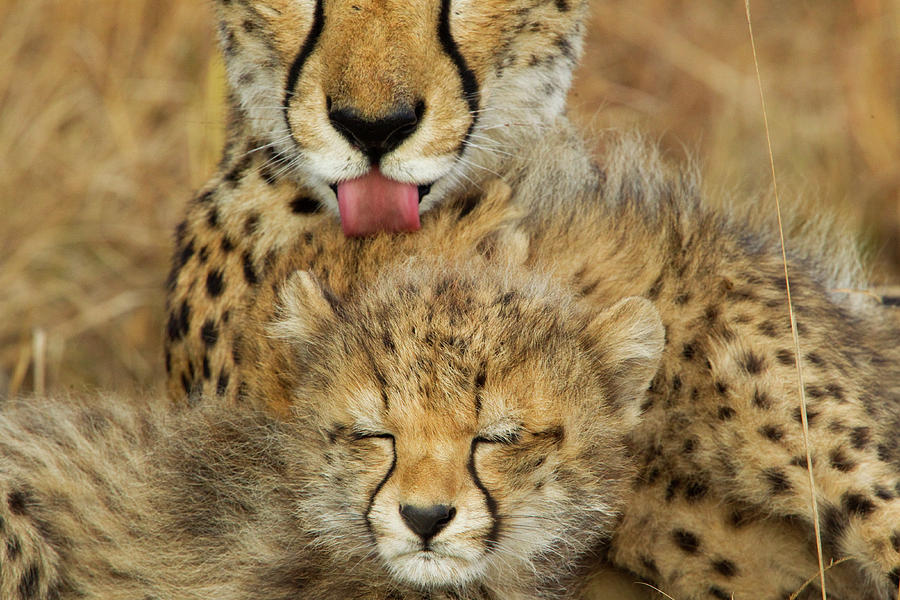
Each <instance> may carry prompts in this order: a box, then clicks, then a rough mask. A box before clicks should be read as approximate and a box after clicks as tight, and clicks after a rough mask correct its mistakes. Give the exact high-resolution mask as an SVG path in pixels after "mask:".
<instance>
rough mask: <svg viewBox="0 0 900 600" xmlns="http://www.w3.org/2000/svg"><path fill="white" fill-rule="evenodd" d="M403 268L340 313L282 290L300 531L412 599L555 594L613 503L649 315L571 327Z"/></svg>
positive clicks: (515, 294)
mask: <svg viewBox="0 0 900 600" xmlns="http://www.w3.org/2000/svg"><path fill="white" fill-rule="evenodd" d="M401 271H402V272H401V274H400V276H399V277H398V275H397V274H396V273H394V274H391V275H390V276H388V277H385V278H383V280H382V281H381V282H379V283H376V284H374V286H373V288H371V289H370V290H367V291H366V292H365V293H364V294H363V295H362V297H358V298H356V299H353V300H352V301H348V302H346V303H343V302H342V301H339V300H335V299H333V298H331V297H330V295H329V294H327V293H323V290H322V289H321V288H320V287H319V284H318V283H317V282H316V281H315V280H314V279H313V278H312V277H311V276H310V275H308V274H307V273H306V272H298V273H296V274H295V275H293V276H292V277H291V279H290V280H289V281H288V283H287V284H286V285H285V286H284V288H283V290H282V293H281V298H282V301H281V309H280V315H279V318H278V320H277V322H276V323H275V325H273V326H271V327H270V334H271V336H272V338H271V339H275V340H281V342H283V343H284V345H285V348H287V350H286V352H287V353H288V354H289V355H290V359H289V360H288V361H285V364H291V365H293V368H294V370H295V371H296V372H295V374H294V375H293V381H292V382H291V384H290V386H289V388H290V389H291V390H292V391H291V392H290V394H291V406H292V409H291V410H292V412H293V416H292V418H293V419H294V421H295V422H297V423H302V424H303V427H307V428H312V429H313V430H314V431H316V432H318V434H317V435H318V439H319V440H320V442H319V443H316V444H313V446H314V448H313V450H312V452H313V456H314V458H310V459H308V460H307V463H314V464H307V468H309V467H312V471H314V475H310V479H309V481H307V482H306V483H304V489H306V490H307V492H308V494H309V496H308V497H307V498H306V499H305V504H304V508H303V509H302V510H303V511H304V513H305V515H306V521H307V523H308V524H309V525H308V527H309V528H310V530H311V531H312V532H313V533H314V534H315V536H316V538H317V539H318V540H319V542H320V544H321V545H322V546H323V547H324V548H325V549H326V550H328V551H330V552H331V553H333V554H334V555H335V556H340V557H343V558H344V559H347V558H348V557H349V558H350V559H351V561H357V560H358V561H360V562H362V561H366V560H376V561H379V562H380V564H381V565H382V567H383V568H384V569H385V570H386V571H387V572H388V573H389V574H390V576H391V577H392V578H394V579H395V580H397V581H398V582H403V583H405V584H412V585H414V586H417V587H419V588H421V589H426V590H427V589H442V588H443V589H456V590H460V589H464V588H465V587H466V586H468V585H476V584H477V585H488V586H491V585H492V584H491V582H494V583H495V584H497V585H501V584H502V585H503V586H513V587H514V586H516V585H517V584H521V585H523V586H524V585H532V586H533V585H535V582H534V579H535V577H537V578H538V579H540V584H541V585H542V588H545V589H552V586H553V585H555V584H557V583H560V584H561V583H562V582H563V581H564V580H565V575H566V574H567V573H570V572H571V567H572V566H573V564H577V558H578V556H579V555H581V554H583V553H584V552H586V551H588V550H590V549H591V548H593V547H594V546H595V545H596V544H597V543H599V542H600V541H602V540H603V539H604V538H605V537H606V536H608V535H609V533H610V530H611V527H612V524H613V522H614V520H615V518H616V515H617V513H618V512H619V510H620V508H621V507H622V505H623V504H624V502H625V501H627V498H628V490H629V488H630V485H629V480H630V478H631V476H632V474H633V471H632V465H631V460H630V458H629V456H628V454H627V452H626V450H625V441H624V440H625V437H626V436H627V434H628V431H629V429H630V428H631V427H633V425H634V424H635V422H636V420H637V418H638V412H639V405H640V404H641V401H642V398H643V397H644V395H645V392H646V389H647V386H648V383H649V381H650V379H651V377H652V376H653V374H654V372H655V371H656V368H657V366H658V362H659V359H660V355H661V352H662V345H663V337H664V334H663V328H662V325H661V323H660V321H659V317H658V314H657V312H656V310H655V308H654V307H653V306H652V305H651V304H650V303H649V302H647V301H646V300H641V299H637V298H632V299H627V300H625V301H622V302H621V303H619V304H617V305H616V306H614V307H612V308H611V309H609V310H608V311H606V312H604V313H602V314H600V315H589V314H585V313H584V312H583V311H581V310H580V309H578V308H577V307H576V306H575V305H574V304H573V303H572V302H571V300H568V299H567V298H566V297H565V296H564V295H563V294H562V293H560V292H558V291H557V290H555V289H554V288H553V287H552V286H551V285H549V284H547V283H546V282H542V281H538V282H535V281H534V280H526V281H517V280H516V279H515V277H513V276H511V275H509V274H501V273H496V272H491V271H490V270H488V272H487V273H484V268H483V267H482V269H481V271H482V272H479V273H478V274H477V275H475V274H472V273H473V272H474V270H473V269H472V268H469V269H463V270H457V269H455V268H452V267H447V266H442V267H439V268H428V269H422V268H419V267H416V266H408V267H405V268H404V269H402V270H401ZM398 291H399V292H398ZM282 389H284V388H282ZM271 393H272V394H273V395H275V394H278V393H279V392H277V391H273V392H271ZM354 557H356V558H354ZM528 582H530V583H528ZM548 597H550V596H548Z"/></svg>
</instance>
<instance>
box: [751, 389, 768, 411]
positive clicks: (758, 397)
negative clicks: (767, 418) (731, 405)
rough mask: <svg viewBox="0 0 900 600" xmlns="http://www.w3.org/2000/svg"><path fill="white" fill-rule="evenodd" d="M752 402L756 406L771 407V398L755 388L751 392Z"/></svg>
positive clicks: (765, 408)
mask: <svg viewBox="0 0 900 600" xmlns="http://www.w3.org/2000/svg"><path fill="white" fill-rule="evenodd" d="M753 404H754V405H755V406H756V407H757V408H762V409H764V410H767V409H769V408H772V399H771V398H769V396H768V395H767V394H766V393H765V392H763V391H761V390H760V389H758V388H757V389H756V391H755V392H753Z"/></svg>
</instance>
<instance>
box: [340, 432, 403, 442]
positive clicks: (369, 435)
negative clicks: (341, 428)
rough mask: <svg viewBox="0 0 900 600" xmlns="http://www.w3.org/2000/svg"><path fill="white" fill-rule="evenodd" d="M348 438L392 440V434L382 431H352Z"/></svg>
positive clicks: (356, 439) (357, 439) (355, 439)
mask: <svg viewBox="0 0 900 600" xmlns="http://www.w3.org/2000/svg"><path fill="white" fill-rule="evenodd" d="M350 439H352V440H354V441H359V440H373V439H375V440H393V439H394V436H393V435H391V434H390V433H383V432H379V431H354V432H353V433H351V434H350Z"/></svg>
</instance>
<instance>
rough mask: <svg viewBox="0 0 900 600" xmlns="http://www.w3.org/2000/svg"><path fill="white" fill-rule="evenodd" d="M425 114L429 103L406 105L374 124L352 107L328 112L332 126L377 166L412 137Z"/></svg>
mask: <svg viewBox="0 0 900 600" xmlns="http://www.w3.org/2000/svg"><path fill="white" fill-rule="evenodd" d="M424 114H425V103H424V102H419V103H418V104H417V105H416V106H415V107H412V106H404V107H402V108H400V109H398V110H396V111H394V112H393V113H391V114H390V115H388V116H386V117H384V118H381V119H378V120H375V121H371V120H369V119H366V118H364V117H363V116H362V115H360V114H359V113H358V112H357V111H355V110H353V109H352V108H341V109H338V110H332V111H330V112H329V113H328V118H329V119H331V124H332V125H333V126H334V128H335V129H337V131H338V133H340V134H341V135H342V136H344V137H345V138H346V139H347V141H348V142H350V143H351V144H353V145H354V146H356V147H357V148H359V149H360V150H361V151H362V152H363V153H364V154H365V155H366V156H368V157H369V160H371V161H372V162H373V163H376V164H377V163H378V161H379V160H381V157H382V156H383V155H385V154H387V153H388V152H390V151H391V150H394V149H395V148H396V147H397V146H399V145H400V144H402V143H403V141H404V140H405V139H406V138H408V137H409V136H411V135H412V134H413V133H414V132H415V131H416V128H417V127H418V126H419V121H421V120H422V115H424Z"/></svg>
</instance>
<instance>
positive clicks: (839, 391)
mask: <svg viewBox="0 0 900 600" xmlns="http://www.w3.org/2000/svg"><path fill="white" fill-rule="evenodd" d="M825 391H827V392H828V395H829V396H831V397H832V398H834V399H835V400H837V401H838V402H842V401H843V400H844V388H842V387H841V386H839V385H838V384H836V383H829V384H828V385H826V386H825Z"/></svg>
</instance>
